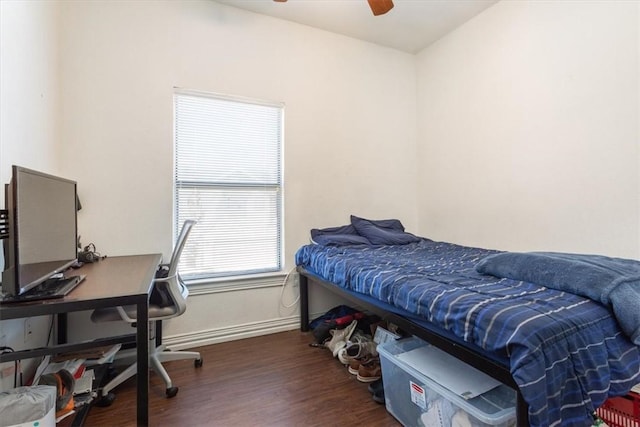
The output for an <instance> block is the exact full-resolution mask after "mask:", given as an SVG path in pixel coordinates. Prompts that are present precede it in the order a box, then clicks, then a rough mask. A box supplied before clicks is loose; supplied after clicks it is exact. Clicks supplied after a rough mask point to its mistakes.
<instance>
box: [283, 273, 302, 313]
mask: <svg viewBox="0 0 640 427" xmlns="http://www.w3.org/2000/svg"><path fill="white" fill-rule="evenodd" d="M295 270H296V268H295V267H293V268H292V269H291V270H289V272H288V273H287V275H286V276H284V280H283V281H282V288H281V289H280V305H282V306H283V307H284V308H291V307H293V306H295V305H296V304H297V303H298V301H300V292H299V291H298V296H297V297H296V299H295V300H294V301H293V302H292V303H291V304H289V305H287V304H285V303H284V301H283V299H284V290H285V288H286V287H287V282H288V281H289V277H290V276H291V273H293V272H294V271H295Z"/></svg>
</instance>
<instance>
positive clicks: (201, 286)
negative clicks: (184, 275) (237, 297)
mask: <svg viewBox="0 0 640 427" xmlns="http://www.w3.org/2000/svg"><path fill="white" fill-rule="evenodd" d="M286 277H287V273H286V272H276V273H264V274H252V275H246V276H234V277H221V278H215V279H196V280H185V284H186V285H187V287H188V288H189V294H190V295H192V296H193V295H206V294H214V293H219V292H233V291H244V290H250V289H259V288H272V287H277V286H282V284H283V283H284V280H285V279H286Z"/></svg>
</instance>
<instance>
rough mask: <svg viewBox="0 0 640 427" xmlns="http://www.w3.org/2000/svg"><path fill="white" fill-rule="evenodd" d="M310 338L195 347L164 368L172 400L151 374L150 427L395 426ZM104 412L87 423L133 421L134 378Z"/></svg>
mask: <svg viewBox="0 0 640 427" xmlns="http://www.w3.org/2000/svg"><path fill="white" fill-rule="evenodd" d="M312 341H313V337H312V336H311V334H310V333H301V332H299V331H290V332H283V333H278V334H273V335H268V336H262V337H257V338H250V339H245V340H239V341H232V342H227V343H221V344H216V345H211V346H206V347H200V348H198V349H197V351H200V352H201V354H202V357H203V359H204V365H203V366H202V367H201V368H195V367H194V364H193V361H174V362H167V363H165V367H166V368H167V371H168V372H169V375H170V376H171V379H172V381H173V383H174V385H176V386H178V387H180V391H179V393H178V395H177V396H175V397H174V398H171V399H167V398H165V397H164V389H165V386H164V383H163V382H162V380H161V379H160V377H159V376H158V375H156V374H155V372H153V371H152V372H151V375H150V377H151V379H150V387H149V395H150V397H149V414H150V415H149V418H150V419H149V421H150V425H152V426H234V427H242V426H371V427H387V426H389V427H398V426H399V425H400V424H399V423H398V422H397V421H396V420H395V419H394V418H393V416H391V415H390V414H389V413H388V412H387V411H386V410H385V407H384V405H381V404H378V403H375V402H374V401H373V400H372V399H371V394H370V393H369V391H368V390H367V385H366V384H364V383H361V382H359V381H358V380H356V378H355V376H353V375H350V374H349V373H348V372H347V369H346V368H345V367H343V366H342V365H341V364H340V362H339V361H338V360H337V359H335V358H333V357H332V356H331V353H330V352H329V351H328V350H326V349H320V348H314V347H310V346H309V343H310V342H312ZM115 392H116V400H115V401H114V403H113V404H112V405H111V406H110V407H108V408H100V407H94V408H92V409H91V412H90V413H89V416H88V418H87V420H86V425H88V426H133V425H135V424H136V422H135V419H136V412H135V393H136V387H135V379H130V380H129V381H127V382H126V383H124V384H122V385H121V386H119V387H118V388H116V389H115Z"/></svg>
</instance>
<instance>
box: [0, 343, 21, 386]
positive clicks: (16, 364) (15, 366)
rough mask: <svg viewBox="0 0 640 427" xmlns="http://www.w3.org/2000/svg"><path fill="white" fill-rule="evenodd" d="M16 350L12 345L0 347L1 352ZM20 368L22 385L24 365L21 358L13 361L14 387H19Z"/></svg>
mask: <svg viewBox="0 0 640 427" xmlns="http://www.w3.org/2000/svg"><path fill="white" fill-rule="evenodd" d="M14 351H15V350H14V349H13V348H11V347H6V346H2V347H0V354H7V353H13V352H14ZM18 369H19V370H20V385H22V366H21V365H20V361H19V360H14V361H13V388H16V387H18Z"/></svg>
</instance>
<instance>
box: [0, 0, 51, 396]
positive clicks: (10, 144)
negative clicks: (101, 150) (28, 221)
mask: <svg viewBox="0 0 640 427" xmlns="http://www.w3.org/2000/svg"><path fill="white" fill-rule="evenodd" d="M57 23H58V8H57V5H56V4H54V3H50V2H27V1H25V2H6V1H0V94H2V96H0V206H3V205H4V184H6V183H8V182H9V180H10V179H11V165H13V164H17V165H20V166H25V167H28V168H32V169H37V170H41V171H45V172H49V173H54V174H55V173H58V172H60V170H59V168H58V153H59V146H58V143H59V138H58V137H59V132H58V128H59V126H58V123H59V116H58V111H59V108H58V107H59V86H58V51H57V47H58V43H57ZM0 254H1V251H0ZM3 261H4V260H3V257H2V255H0V270H2V269H3V267H2V266H3ZM1 318H2V316H1V314H0V319H1ZM26 320H28V321H29V322H31V325H32V331H33V333H32V334H30V335H25V333H24V332H25V329H24V322H25V321H26ZM50 321H51V317H50V316H40V317H36V318H31V319H19V320H18V319H16V320H3V321H1V322H0V346H2V347H4V346H8V347H12V348H13V349H14V350H16V351H17V350H22V349H25V348H30V347H43V346H45V345H46V343H47V332H48V330H49V322H50ZM13 368H14V364H13V362H8V363H0V391H4V390H7V389H9V388H12V387H13ZM22 368H23V371H24V380H25V381H27V380H28V379H29V378H30V377H31V375H32V373H33V370H34V361H25V362H24V363H22Z"/></svg>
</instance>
